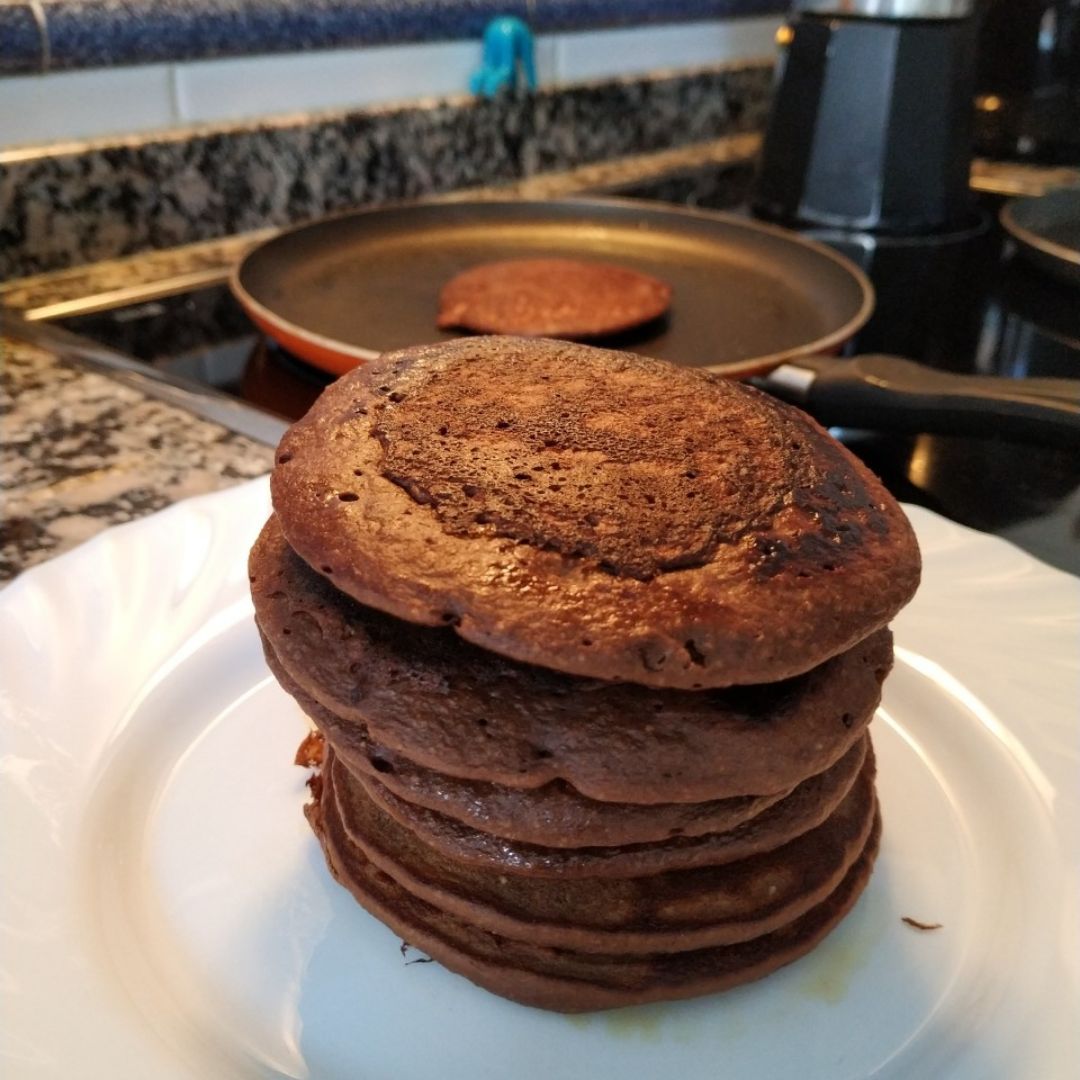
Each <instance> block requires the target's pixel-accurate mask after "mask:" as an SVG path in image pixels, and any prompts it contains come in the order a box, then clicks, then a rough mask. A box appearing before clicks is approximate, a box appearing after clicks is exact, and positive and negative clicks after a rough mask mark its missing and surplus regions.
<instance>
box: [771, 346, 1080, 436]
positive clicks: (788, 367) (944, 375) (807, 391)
mask: <svg viewBox="0 0 1080 1080" xmlns="http://www.w3.org/2000/svg"><path fill="white" fill-rule="evenodd" d="M756 383H757V385H758V386H759V387H761V389H764V390H767V391H768V392H769V393H771V394H775V395H776V396H777V397H781V398H784V400H786V401H791V402H793V403H794V404H796V405H800V406H801V407H802V408H804V409H805V410H806V411H807V412H809V413H810V414H811V415H812V416H814V417H815V418H816V419H817V420H818V421H819V422H820V423H822V424H825V425H826V426H830V427H832V426H836V427H850V428H866V429H869V430H887V431H906V432H929V433H933V434H938V435H978V436H986V435H1000V436H1003V437H1005V438H1014V439H1023V440H1025V441H1034V442H1041V443H1054V444H1056V445H1064V446H1080V379H1004V378H997V377H994V376H989V375H955V374H953V373H951V372H947V371H938V370H936V369H934V368H928V367H925V366H924V365H922V364H917V363H915V362H914V361H913V360H905V359H903V358H901V357H899V356H856V357H854V358H852V359H850V360H842V359H837V358H836V357H832V356H811V357H804V358H800V359H798V360H794V361H791V362H790V363H787V364H783V365H781V366H780V367H778V368H776V369H775V370H774V371H772V372H771V373H770V374H769V375H766V376H765V377H764V378H761V379H758V380H756Z"/></svg>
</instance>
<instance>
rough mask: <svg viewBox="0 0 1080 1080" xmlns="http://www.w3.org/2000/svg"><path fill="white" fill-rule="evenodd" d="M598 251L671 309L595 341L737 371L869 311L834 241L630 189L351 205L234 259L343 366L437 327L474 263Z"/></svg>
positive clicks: (260, 304)
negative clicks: (649, 285)
mask: <svg viewBox="0 0 1080 1080" xmlns="http://www.w3.org/2000/svg"><path fill="white" fill-rule="evenodd" d="M540 255H543V256H565V257H570V258H580V259H590V258H592V259H598V260H603V261H608V262H615V263H619V264H621V265H623V266H628V267H631V268H633V269H638V270H642V271H644V272H646V273H649V274H653V275H655V276H656V277H659V278H662V279H663V280H665V281H667V282H668V283H669V284H670V285H671V286H672V289H673V298H672V308H671V313H670V315H669V316H668V317H667V318H666V319H665V320H661V321H659V322H657V323H654V324H650V325H649V326H647V327H644V328H642V329H641V330H639V331H636V332H633V333H631V334H624V335H621V336H620V337H619V338H618V339H612V340H610V341H605V342H601V343H600V344H611V345H614V346H618V347H620V348H627V349H631V350H633V351H634V352H639V353H644V354H645V355H648V356H656V357H661V358H664V359H667V360H671V361H673V362H675V363H680V364H684V365H688V366H693V367H706V368H709V369H710V370H715V371H719V372H722V373H724V374H729V375H733V376H738V377H741V376H745V375H751V374H757V373H760V372H764V371H768V370H769V369H771V368H773V367H775V366H776V365H778V364H781V363H783V362H785V361H787V360H790V359H792V358H794V357H798V356H806V355H811V354H817V353H823V352H834V351H836V350H837V349H838V348H839V347H840V346H842V345H843V344H844V342H845V341H847V340H848V339H849V338H850V337H851V336H852V335H853V334H854V333H855V331H856V330H858V329H859V327H861V326H862V325H863V323H865V322H866V320H867V319H868V318H869V316H870V313H871V310H872V309H873V303H874V296H873V289H872V286H871V285H870V282H869V281H868V280H867V278H866V277H865V275H863V273H862V272H861V271H860V270H859V269H858V268H857V267H855V266H854V265H853V264H852V263H850V262H849V261H848V260H846V259H845V258H844V257H843V256H841V255H838V254H836V253H835V252H833V251H832V250H831V249H829V248H827V247H825V246H823V245H821V244H818V243H815V242H813V241H810V240H806V239H803V238H802V237H799V236H797V235H795V234H793V233H790V232H787V231H786V230H783V229H779V228H775V227H773V226H769V225H764V224H761V223H759V222H755V221H750V220H746V219H743V218H739V217H734V216H731V215H725V214H719V213H711V212H706V211H697V210H688V209H684V208H680V207H672V206H665V205H661V204H655V203H650V202H644V201H640V200H630V199H572V200H559V201H551V202H523V201H517V200H515V201H509V200H508V201H486V200H485V201H482V202H480V201H478V202H452V203H451V202H429V203H423V202H421V203H412V204H406V205H399V206H392V207H386V208H379V209H374V210H364V211H356V212H351V213H348V214H344V215H341V216H338V217H334V218H327V219H323V220H321V221H319V222H316V223H314V224H311V225H304V226H300V227H298V228H296V229H292V230H289V231H288V232H284V233H281V234H280V235H278V236H276V237H274V238H273V239H272V240H269V241H267V242H266V243H265V244H262V245H261V246H260V247H258V248H256V249H254V250H253V251H252V252H250V253H249V254H248V255H247V257H246V258H245V259H244V260H243V261H242V262H241V263H240V265H239V266H238V267H237V268H236V270H235V271H234V273H233V276H232V280H231V286H232V289H233V292H234V293H235V295H236V296H237V298H238V299H239V301H240V303H241V304H242V305H243V306H244V308H245V310H246V311H247V313H248V315H249V316H250V317H251V318H252V319H253V320H254V321H255V322H256V323H257V324H258V325H259V326H260V327H261V329H262V330H264V331H265V332H266V333H267V334H268V335H270V337H272V338H273V339H274V340H275V341H277V342H278V343H279V344H280V345H282V346H283V347H285V348H286V349H288V350H289V351H290V352H292V353H293V354H294V355H295V356H298V357H300V358H301V359H303V360H306V361H308V362H309V363H312V364H314V365H316V366H318V367H320V368H322V369H323V370H324V371H328V372H330V373H331V374H335V375H339V374H342V373H343V372H345V371H347V370H349V369H350V368H352V367H354V366H355V365H356V364H357V363H360V362H363V361H364V360H368V359H371V358H373V357H375V356H377V355H379V354H380V353H382V352H385V351H387V350H389V349H395V348H401V347H404V346H406V345H416V344H421V343H424V342H431V341H439V340H442V339H448V338H451V337H454V336H458V335H455V334H452V333H446V332H443V331H440V330H438V329H436V327H435V312H436V306H437V298H438V294H439V290H440V289H441V288H442V286H443V284H444V283H445V282H446V281H447V280H449V278H451V277H453V275H454V274H456V273H458V272H459V271H461V270H463V269H466V268H467V267H470V266H475V265H476V264H478V263H482V262H490V261H494V260H497V259H508V258H527V257H531V256H540Z"/></svg>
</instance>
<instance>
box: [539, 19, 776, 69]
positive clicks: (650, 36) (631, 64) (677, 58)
mask: <svg viewBox="0 0 1080 1080" xmlns="http://www.w3.org/2000/svg"><path fill="white" fill-rule="evenodd" d="M781 21H782V20H781V19H780V18H779V17H778V16H777V17H775V18H757V19H727V20H724V21H711V22H694V23H676V24H673V25H670V26H640V27H630V28H627V29H623V30H586V31H584V32H583V33H579V34H557V35H555V49H556V71H557V73H558V80H559V81H560V82H581V81H584V80H586V79H605V78H615V77H617V76H620V75H636V74H640V73H642V72H646V71H652V70H655V69H662V68H689V67H703V66H704V65H706V64H716V63H719V62H721V61H724V60H737V59H741V58H744V57H756V56H772V55H773V53H774V52H775V49H776V46H775V44H774V39H775V36H776V31H777V29H778V28H779V26H780V23H781Z"/></svg>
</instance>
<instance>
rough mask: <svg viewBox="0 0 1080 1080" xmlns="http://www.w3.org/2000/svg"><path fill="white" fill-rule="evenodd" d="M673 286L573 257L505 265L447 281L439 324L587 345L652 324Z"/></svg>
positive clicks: (508, 261)
mask: <svg viewBox="0 0 1080 1080" xmlns="http://www.w3.org/2000/svg"><path fill="white" fill-rule="evenodd" d="M670 304H671V287H670V286H669V285H666V284H665V283H664V282H662V281H659V280H658V279H657V278H654V277H651V276H650V275H648V274H642V273H639V272H638V271H637V270H629V269H627V268H626V267H623V266H613V265H612V264H611V263H603V262H583V261H581V260H578V259H506V260H503V261H500V262H491V263H483V264H482V265H480V266H474V267H472V268H470V269H469V270H465V271H463V272H462V273H460V274H458V275H456V276H455V277H452V278H451V279H450V280H449V281H448V282H447V283H446V284H445V285H444V286H443V288H442V291H441V292H440V293H439V315H438V319H437V325H438V326H440V327H441V328H443V329H454V328H459V329H463V330H474V331H477V332H479V333H481V334H521V335H523V336H525V337H553V338H571V339H573V340H585V339H589V338H597V337H608V336H610V335H612V334H618V333H621V332H622V331H624V330H630V329H633V328H634V327H636V326H641V325H642V324H643V323H647V322H651V321H652V320H653V319H658V318H659V317H660V316H661V315H663V314H664V313H665V312H666V311H667V310H668V307H669V305H670Z"/></svg>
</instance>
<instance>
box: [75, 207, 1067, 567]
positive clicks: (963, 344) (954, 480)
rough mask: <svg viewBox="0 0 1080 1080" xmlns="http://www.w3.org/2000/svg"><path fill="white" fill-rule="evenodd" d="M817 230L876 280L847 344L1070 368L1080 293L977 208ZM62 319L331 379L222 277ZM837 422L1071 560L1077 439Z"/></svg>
mask: <svg viewBox="0 0 1080 1080" xmlns="http://www.w3.org/2000/svg"><path fill="white" fill-rule="evenodd" d="M989 209H992V207H991V208H989ZM822 239H825V240H826V242H829V243H831V244H832V245H833V246H835V247H837V248H838V249H839V250H841V251H843V252H844V253H845V254H847V255H849V256H850V257H852V258H853V259H854V260H855V261H857V262H859V263H860V264H861V265H862V266H863V268H864V269H865V270H866V271H867V272H868V274H869V275H870V277H871V280H872V281H873V282H874V286H875V289H876V291H877V295H878V300H877V306H876V309H875V314H874V316H873V318H872V319H871V320H870V322H869V323H868V324H867V326H866V327H865V328H864V329H863V330H862V331H861V332H860V334H859V335H858V336H857V338H856V339H855V341H854V342H852V344H851V346H850V347H849V349H850V351H852V352H892V353H896V354H899V355H904V356H909V357H911V358H913V359H917V360H920V361H922V362H924V363H927V364H930V365H931V366H934V367H937V368H942V369H946V370H951V371H957V372H970V373H976V374H983V375H1003V376H1008V377H1014V378H1024V377H1029V376H1062V377H1069V378H1080V298H1078V297H1077V295H1076V294H1075V293H1074V292H1072V291H1071V290H1070V289H1069V288H1068V286H1066V285H1064V284H1062V283H1059V282H1058V281H1056V280H1053V279H1051V278H1048V277H1046V276H1044V275H1043V274H1041V273H1040V272H1039V271H1037V270H1035V269H1032V268H1031V267H1029V266H1028V265H1027V264H1026V263H1024V262H1023V261H1022V260H1020V259H1019V258H1017V257H1016V255H1015V254H1014V253H1013V252H1012V251H1011V249H1010V245H1009V244H1008V243H1007V242H1006V241H1005V240H1004V238H1003V236H1002V234H1001V231H1000V229H999V228H998V226H997V224H996V217H995V215H993V214H992V213H990V212H987V209H984V210H983V212H981V214H980V215H979V216H978V217H975V218H973V219H972V221H971V222H968V223H965V226H964V227H963V228H962V229H959V230H957V231H956V232H955V233H954V234H952V235H951V236H949V237H944V238H942V237H937V238H934V239H933V241H932V242H927V241H910V240H909V241H902V242H889V243H884V244H883V243H880V242H877V241H875V240H873V238H870V237H866V236H839V235H836V234H830V235H827V236H823V237H822ZM59 325H61V326H63V327H65V328H66V329H68V330H70V331H73V332H75V333H76V334H78V335H80V336H82V337H85V338H88V339H90V340H92V341H94V342H97V343H100V344H103V345H106V346H108V347H110V348H112V349H115V350H117V351H119V352H120V353H123V354H124V355H126V356H129V357H134V358H136V359H137V360H139V361H143V362H145V363H146V364H148V365H151V366H152V367H153V368H155V369H157V370H158V371H160V372H164V373H166V374H167V375H169V376H172V377H180V378H182V379H184V380H188V381H190V382H194V383H196V384H199V385H201V386H206V387H212V388H214V389H215V390H217V391H221V392H224V393H226V394H229V395H234V396H235V397H237V398H239V399H241V400H243V401H245V402H247V403H249V404H250V405H253V406H255V407H257V408H259V409H263V410H266V411H268V412H269V413H273V414H276V415H277V416H280V417H284V418H286V419H293V418H295V417H298V416H300V415H302V414H303V413H304V412H305V411H306V410H307V408H308V407H309V406H310V404H311V403H312V402H313V401H314V400H315V398H316V397H317V396H318V394H319V393H320V391H321V390H322V388H323V387H324V386H325V385H326V384H327V383H328V382H329V380H330V377H329V376H326V375H323V374H322V373H321V372H319V371H317V370H315V369H313V368H311V367H310V366H308V365H307V364H305V363H303V362H301V361H299V360H296V359H295V358H293V357H291V356H289V355H288V354H287V353H285V352H284V351H283V350H281V349H280V348H278V347H277V346H276V345H274V344H273V343H272V342H268V341H266V340H265V339H264V338H263V337H262V336H261V335H260V334H259V333H258V332H257V331H256V329H255V327H254V326H253V325H252V324H251V323H250V322H249V320H248V319H247V317H246V316H245V315H244V313H243V311H242V310H241V308H240V306H239V305H238V304H237V302H236V301H235V300H234V299H233V298H232V296H231V294H230V293H229V290H228V287H227V286H226V285H224V284H222V285H216V286H212V287H207V288H198V289H194V290H192V291H190V292H185V293H181V294H178V295H174V296H169V297H166V298H164V299H154V300H151V301H147V302H143V303H138V304H134V305H131V306H128V307H120V308H116V309H113V310H110V311H104V312H98V313H95V314H88V315H79V316H75V317H72V318H67V319H63V320H59ZM834 433H835V434H837V435H838V436H839V437H840V438H841V439H842V440H843V441H844V442H845V443H847V445H848V446H850V447H851V449H852V450H854V451H855V452H856V453H857V454H859V456H861V457H862V458H863V459H864V460H865V461H866V462H867V463H868V464H869V465H870V467H871V468H873V469H874V470H875V471H876V472H877V473H878V474H879V475H880V476H881V477H882V478H883V480H884V481H885V482H886V484H887V485H888V486H889V488H890V489H891V490H892V491H893V493H894V494H895V495H897V496H898V497H899V498H901V499H903V500H906V501H908V502H913V503H918V504H920V505H923V506H927V507H929V508H930V509H933V510H936V511H938V512H939V513H942V514H944V515H945V516H947V517H949V518H952V519H953V520H955V521H958V522H960V523H962V524H966V525H970V526H972V527H974V528H977V529H981V530H984V531H987V532H992V533H997V534H1000V535H1002V536H1005V537H1007V538H1009V539H1010V540H1012V541H1013V542H1014V543H1016V544H1018V545H1019V546H1021V547H1024V548H1026V549H1027V550H1029V551H1031V552H1032V553H1034V554H1036V555H1037V556H1039V557H1040V558H1042V559H1044V560H1046V561H1047V562H1050V563H1052V564H1054V565H1057V566H1060V567H1063V568H1065V569H1068V570H1070V571H1072V572H1074V573H1080V460H1077V455H1076V454H1075V453H1074V452H1070V451H1068V450H1063V449H1055V448H1051V447H1045V446H1039V445H1032V444H1025V443H1018V442H1009V441H1006V440H1004V439H997V438H993V439H969V438H954V437H944V436H929V435H918V436H910V435H903V436H902V435H886V434H881V433H873V432H866V431H861V430H856V429H844V430H840V431H835V432H834Z"/></svg>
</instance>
